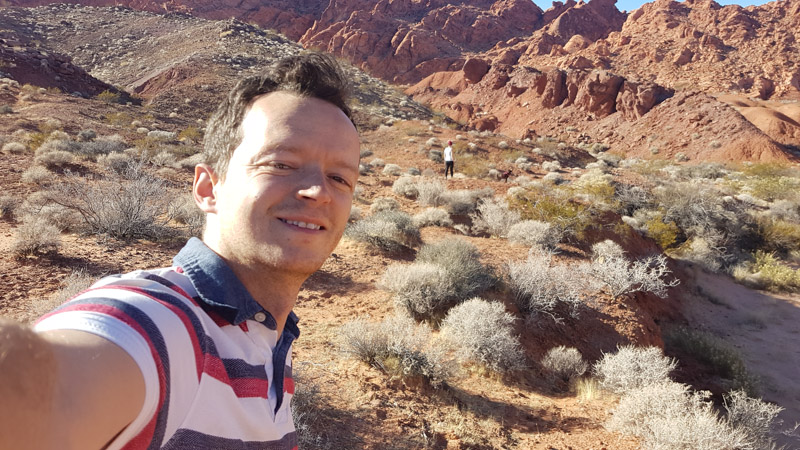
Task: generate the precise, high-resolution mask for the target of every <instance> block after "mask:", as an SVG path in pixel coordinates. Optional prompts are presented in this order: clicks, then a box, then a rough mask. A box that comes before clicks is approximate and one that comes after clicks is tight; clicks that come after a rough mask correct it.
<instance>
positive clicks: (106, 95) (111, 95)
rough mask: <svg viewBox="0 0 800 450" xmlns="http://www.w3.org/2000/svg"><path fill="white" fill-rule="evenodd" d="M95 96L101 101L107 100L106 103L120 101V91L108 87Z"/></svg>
mask: <svg viewBox="0 0 800 450" xmlns="http://www.w3.org/2000/svg"><path fill="white" fill-rule="evenodd" d="M95 98H97V99H98V100H100V101H101V102H105V103H119V102H120V95H119V92H111V91H109V90H108V89H106V90H105V91H103V92H101V93H99V94H97V96H96V97H95Z"/></svg>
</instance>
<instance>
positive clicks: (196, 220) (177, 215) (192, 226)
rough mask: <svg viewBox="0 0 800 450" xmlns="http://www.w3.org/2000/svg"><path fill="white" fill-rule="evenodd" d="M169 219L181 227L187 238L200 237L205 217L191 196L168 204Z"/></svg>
mask: <svg viewBox="0 0 800 450" xmlns="http://www.w3.org/2000/svg"><path fill="white" fill-rule="evenodd" d="M168 214H169V217H171V218H172V219H174V220H175V222H177V223H179V224H180V225H183V226H184V227H185V228H186V232H187V233H188V234H189V236H198V237H199V236H200V235H201V234H202V233H203V227H204V226H205V223H206V215H205V213H203V211H202V210H200V208H199V207H198V206H197V204H195V202H194V198H193V197H192V196H191V195H186V196H183V197H181V198H179V199H178V200H176V201H174V202H172V203H170V205H169V208H168Z"/></svg>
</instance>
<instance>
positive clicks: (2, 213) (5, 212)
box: [0, 195, 18, 219]
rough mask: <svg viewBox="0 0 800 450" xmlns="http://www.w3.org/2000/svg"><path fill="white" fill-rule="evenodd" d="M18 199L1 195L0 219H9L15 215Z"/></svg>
mask: <svg viewBox="0 0 800 450" xmlns="http://www.w3.org/2000/svg"><path fill="white" fill-rule="evenodd" d="M17 204H18V202H17V199H16V198H14V197H13V196H11V195H0V218H3V219H5V218H8V217H11V216H12V215H13V214H14V210H15V209H16V208H17Z"/></svg>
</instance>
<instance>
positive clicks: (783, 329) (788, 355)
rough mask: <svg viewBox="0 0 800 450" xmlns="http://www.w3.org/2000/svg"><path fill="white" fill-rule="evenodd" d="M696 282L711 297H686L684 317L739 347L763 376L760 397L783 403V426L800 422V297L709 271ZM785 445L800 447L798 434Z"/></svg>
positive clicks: (696, 325)
mask: <svg viewBox="0 0 800 450" xmlns="http://www.w3.org/2000/svg"><path fill="white" fill-rule="evenodd" d="M697 283H698V286H700V287H701V288H702V289H703V291H705V292H706V293H708V294H709V295H710V296H711V297H712V298H713V301H708V300H704V299H700V298H698V299H696V300H693V301H691V302H687V303H686V306H685V310H684V314H685V315H686V318H687V319H688V320H689V321H690V322H691V323H692V325H693V327H694V328H697V329H702V330H704V331H708V332H711V333H713V334H715V335H717V336H720V337H722V338H724V339H725V340H726V341H727V342H729V343H730V344H731V345H733V346H735V347H736V348H737V349H738V350H739V351H740V352H741V354H742V358H743V359H744V360H745V363H746V364H747V367H748V369H750V370H751V371H752V372H753V373H754V374H756V375H758V376H759V377H760V378H761V391H762V392H761V394H762V397H763V398H764V399H765V400H767V401H770V402H774V403H776V404H778V405H780V406H782V407H783V408H785V410H784V411H783V412H782V413H781V414H780V416H778V417H779V418H780V419H782V420H783V428H790V427H793V426H794V425H795V424H796V423H800V385H798V379H797V378H798V375H800V296H798V295H787V294H772V293H767V292H761V291H754V290H752V289H748V288H746V287H744V286H741V285H739V284H736V283H735V282H734V281H733V280H731V279H730V278H728V277H724V276H720V275H712V274H707V273H702V274H699V275H698V277H697ZM781 444H783V445H786V446H787V448H789V449H800V437H798V436H794V437H785V438H784V439H782V441H781Z"/></svg>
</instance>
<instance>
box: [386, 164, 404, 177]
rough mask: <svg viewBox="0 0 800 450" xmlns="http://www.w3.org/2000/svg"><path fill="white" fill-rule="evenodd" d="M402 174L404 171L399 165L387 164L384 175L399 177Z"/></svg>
mask: <svg viewBox="0 0 800 450" xmlns="http://www.w3.org/2000/svg"><path fill="white" fill-rule="evenodd" d="M402 172H403V169H402V168H401V167H400V166H398V165H397V164H386V165H385V166H384V167H383V172H382V173H383V174H384V175H391V176H399V175H400V174H401V173H402Z"/></svg>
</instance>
